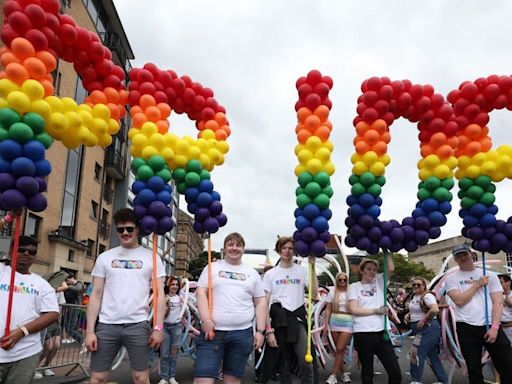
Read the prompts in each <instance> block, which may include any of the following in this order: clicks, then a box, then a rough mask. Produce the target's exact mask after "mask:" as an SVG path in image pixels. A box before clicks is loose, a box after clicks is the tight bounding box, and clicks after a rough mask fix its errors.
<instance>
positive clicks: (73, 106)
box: [60, 97, 78, 112]
mask: <svg viewBox="0 0 512 384" xmlns="http://www.w3.org/2000/svg"><path fill="white" fill-rule="evenodd" d="M60 100H61V102H62V111H63V112H68V111H76V110H77V109H78V104H77V103H76V101H75V100H73V99H72V98H71V97H63V98H62V99H60Z"/></svg>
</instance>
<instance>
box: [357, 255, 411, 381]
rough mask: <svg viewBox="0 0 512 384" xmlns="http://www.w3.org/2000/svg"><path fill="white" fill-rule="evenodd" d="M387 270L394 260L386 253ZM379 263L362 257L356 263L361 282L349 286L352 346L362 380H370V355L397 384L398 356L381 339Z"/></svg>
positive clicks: (382, 309)
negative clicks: (359, 364)
mask: <svg viewBox="0 0 512 384" xmlns="http://www.w3.org/2000/svg"><path fill="white" fill-rule="evenodd" d="M387 259H388V265H387V267H388V271H389V274H390V275H391V274H392V273H393V271H394V270H395V266H394V264H393V259H392V257H391V256H388V258H387ZM378 267H379V264H378V263H377V261H376V260H373V259H364V260H363V261H361V263H360V264H359V271H360V273H361V281H358V282H357V283H353V284H351V285H350V289H349V291H348V307H349V311H350V313H351V314H352V316H354V326H353V334H354V348H355V349H356V351H357V354H358V356H359V361H360V362H361V382H362V383H363V384H371V383H373V356H374V355H376V356H377V357H378V358H379V360H380V361H381V363H382V365H383V366H384V369H385V370H386V372H387V374H388V376H389V381H388V383H390V384H400V383H401V382H402V374H401V372H400V366H399V365H398V359H397V357H396V355H395V351H394V350H393V346H392V345H391V341H390V340H389V337H388V338H384V333H385V332H387V330H384V316H387V315H388V308H387V307H386V306H385V304H384V278H383V276H382V274H381V273H379V274H377V270H378Z"/></svg>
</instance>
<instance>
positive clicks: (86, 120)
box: [78, 109, 94, 129]
mask: <svg viewBox="0 0 512 384" xmlns="http://www.w3.org/2000/svg"><path fill="white" fill-rule="evenodd" d="M78 114H79V115H80V118H81V119H82V123H83V125H85V126H86V127H88V128H89V129H91V128H92V125H93V124H94V118H93V117H92V113H91V112H89V111H86V110H84V109H78Z"/></svg>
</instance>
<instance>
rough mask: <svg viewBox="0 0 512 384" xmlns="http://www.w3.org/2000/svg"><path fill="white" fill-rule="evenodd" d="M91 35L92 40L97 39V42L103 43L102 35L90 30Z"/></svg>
mask: <svg viewBox="0 0 512 384" xmlns="http://www.w3.org/2000/svg"><path fill="white" fill-rule="evenodd" d="M89 36H91V41H96V42H97V43H101V40H100V37H99V36H98V35H97V34H95V33H94V32H89Z"/></svg>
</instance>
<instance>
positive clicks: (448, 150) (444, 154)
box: [436, 144, 453, 160]
mask: <svg viewBox="0 0 512 384" xmlns="http://www.w3.org/2000/svg"><path fill="white" fill-rule="evenodd" d="M436 155H437V156H439V158H440V159H443V160H444V159H448V158H449V157H450V156H453V148H452V147H451V146H449V145H448V144H444V145H441V146H440V147H439V148H437V149H436Z"/></svg>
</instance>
